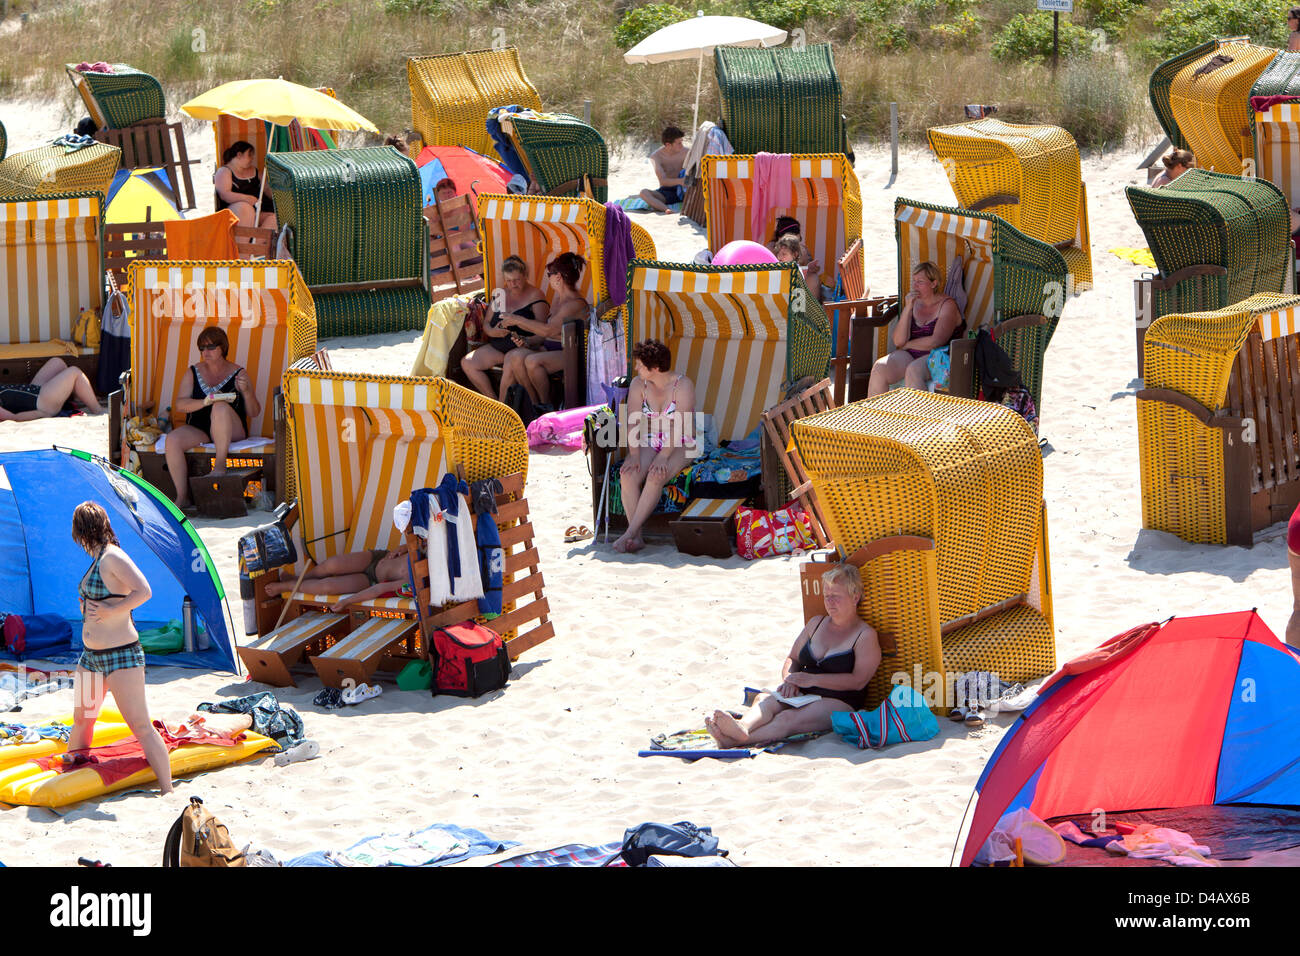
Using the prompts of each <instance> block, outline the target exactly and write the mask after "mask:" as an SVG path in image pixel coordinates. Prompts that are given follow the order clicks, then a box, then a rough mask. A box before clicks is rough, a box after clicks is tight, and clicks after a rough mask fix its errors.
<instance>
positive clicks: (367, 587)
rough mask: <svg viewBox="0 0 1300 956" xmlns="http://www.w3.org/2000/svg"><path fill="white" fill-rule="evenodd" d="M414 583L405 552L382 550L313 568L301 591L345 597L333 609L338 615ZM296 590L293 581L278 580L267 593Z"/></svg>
mask: <svg viewBox="0 0 1300 956" xmlns="http://www.w3.org/2000/svg"><path fill="white" fill-rule="evenodd" d="M410 583H411V578H410V574H409V573H408V568H407V563H406V551H405V549H403V548H398V549H397V550H395V551H385V550H384V549H382V548H379V549H377V550H374V551H353V552H352V553H350V554H336V555H334V557H332V558H326V559H325V560H324V561H322V562H321V563H320V564H315V565H312V566H311V567H310V568H308V569H307V573H306V574H304V575H303V578H302V583H301V584H299V585H298V590H300V591H303V592H305V593H307V594H343V595H345V597H343V598H342V599H341V600H339V601H338V602H337V603H335V604H334V605H333V606H332V607H331V608H330V610H331V611H333V612H334V613H335V614H341V613H343V611H344V610H345V609H346V608H347V606H348V605H349V604H356V603H357V602H359V601H370V600H373V599H374V598H379V597H383V596H385V595H387V594H392V593H393V592H394V591H396V590H398V589H399V588H401V587H402V586H403V585H406V584H410ZM292 590H293V581H276V582H273V583H271V584H268V585H267V586H266V593H267V594H271V595H275V594H287V593H288V592H290V591H292Z"/></svg>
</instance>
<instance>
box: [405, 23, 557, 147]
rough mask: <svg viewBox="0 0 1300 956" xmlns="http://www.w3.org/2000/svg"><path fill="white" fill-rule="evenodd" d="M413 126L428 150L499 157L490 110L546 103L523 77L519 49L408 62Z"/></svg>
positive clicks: (426, 58) (407, 76)
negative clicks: (490, 125)
mask: <svg viewBox="0 0 1300 956" xmlns="http://www.w3.org/2000/svg"><path fill="white" fill-rule="evenodd" d="M406 79H407V83H408V84H409V86H410V88H411V127H412V128H413V129H414V130H415V131H416V132H417V133H419V134H420V138H421V139H422V140H423V141H424V145H425V146H468V147H469V148H470V149H472V150H474V151H475V152H479V153H482V154H483V155H484V156H490V157H492V158H493V159H500V156H499V155H498V153H497V151H496V147H495V146H494V145H493V143H492V139H491V137H489V136H488V132H487V126H486V125H485V123H486V121H487V114H488V110H490V109H492V108H493V107H496V106H510V105H514V104H518V105H519V106H526V107H529V108H530V109H535V110H540V109H541V108H542V99H541V97H540V96H538V95H537V90H536V89H535V88H534V87H533V84H532V83H530V82H529V81H528V77H527V76H526V75H525V74H524V68H523V65H522V64H520V62H519V50H518V49H517V48H515V47H512V46H508V47H504V48H502V49H500V50H470V51H468V52H464V53H443V54H439V55H437V56H416V57H411V58H410V59H409V60H407V61H406Z"/></svg>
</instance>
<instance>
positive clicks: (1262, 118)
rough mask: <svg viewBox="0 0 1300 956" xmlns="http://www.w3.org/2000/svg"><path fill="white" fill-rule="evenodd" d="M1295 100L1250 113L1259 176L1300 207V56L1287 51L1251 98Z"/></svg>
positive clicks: (1262, 76)
mask: <svg viewBox="0 0 1300 956" xmlns="http://www.w3.org/2000/svg"><path fill="white" fill-rule="evenodd" d="M1257 96H1266V97H1277V96H1291V97H1295V99H1294V100H1293V101H1291V102H1278V103H1273V104H1272V105H1271V106H1269V107H1268V109H1266V110H1264V111H1262V112H1256V111H1255V110H1253V109H1252V110H1251V111H1250V118H1251V130H1252V134H1253V136H1254V142H1255V152H1254V157H1255V175H1256V176H1257V177H1258V178H1260V179H1267V180H1268V181H1269V182H1271V183H1272V184H1273V185H1275V186H1277V188H1278V189H1280V190H1282V195H1284V196H1285V197H1286V200H1287V205H1288V206H1290V207H1291V208H1293V209H1294V208H1295V207H1296V206H1300V52H1289V51H1285V50H1284V51H1283V52H1281V53H1279V54H1278V55H1277V56H1275V57H1274V58H1273V61H1272V62H1271V63H1269V65H1268V67H1267V68H1266V69H1265V70H1264V72H1263V73H1261V74H1260V75H1259V79H1257V80H1256V81H1255V85H1254V86H1253V87H1251V90H1250V98H1251V99H1252V100H1253V99H1254V98H1255V97H1257Z"/></svg>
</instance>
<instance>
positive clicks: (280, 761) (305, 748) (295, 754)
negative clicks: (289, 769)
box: [275, 740, 320, 767]
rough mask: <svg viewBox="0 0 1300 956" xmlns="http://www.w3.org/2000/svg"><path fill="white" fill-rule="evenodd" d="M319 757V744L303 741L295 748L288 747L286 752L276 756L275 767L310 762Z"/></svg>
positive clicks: (312, 741)
mask: <svg viewBox="0 0 1300 956" xmlns="http://www.w3.org/2000/svg"><path fill="white" fill-rule="evenodd" d="M319 756H320V744H318V743H316V741H314V740H304V741H303V742H302V743H300V744H298V745H297V746H296V747H290V748H289V749H288V750H284V751H281V752H280V753H278V754H276V755H275V765H276V766H277V767H286V766H288V765H289V764H291V763H297V762H298V761H300V760H311V759H313V758H315V757H319Z"/></svg>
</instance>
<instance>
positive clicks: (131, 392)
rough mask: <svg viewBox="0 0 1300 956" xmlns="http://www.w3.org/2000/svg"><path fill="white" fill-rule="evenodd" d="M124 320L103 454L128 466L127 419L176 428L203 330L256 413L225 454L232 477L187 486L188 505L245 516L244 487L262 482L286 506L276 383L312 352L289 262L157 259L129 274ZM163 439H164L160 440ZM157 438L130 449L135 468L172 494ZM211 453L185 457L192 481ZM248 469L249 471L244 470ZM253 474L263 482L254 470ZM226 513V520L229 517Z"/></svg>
mask: <svg viewBox="0 0 1300 956" xmlns="http://www.w3.org/2000/svg"><path fill="white" fill-rule="evenodd" d="M126 291H127V299H128V301H129V303H130V320H131V369H130V372H129V373H128V376H127V377H126V380H125V381H124V382H123V388H122V390H120V391H117V392H114V393H113V394H112V395H110V396H109V457H110V459H111V460H113V461H114V462H115V463H121V464H126V458H127V457H128V456H129V454H130V452H131V448H130V447H129V444H128V443H126V442H124V441H123V435H124V433H125V430H124V425H125V421H124V420H125V419H129V418H133V417H150V416H157V417H161V418H164V419H168V418H170V419H171V423H172V425H173V426H175V425H177V424H183V422H184V416H183V415H181V414H179V413H176V412H173V411H172V407H173V403H174V402H175V400H176V398H177V394H178V389H179V387H180V380H181V379H182V378H183V377H184V375H185V373H186V371H187V370H188V369H189V367H190V366H191V365H194V364H195V363H196V362H198V360H199V354H198V346H197V345H196V344H195V343H196V341H197V340H198V336H199V333H200V332H201V331H203V329H204V328H205V327H207V326H217V327H219V328H221V329H222V330H223V331H224V332H225V333H226V337H227V338H228V339H229V340H230V351H229V354H228V355H227V359H228V360H229V361H231V362H234V363H235V364H236V365H240V366H243V367H244V368H245V369H246V370H247V372H248V376H249V378H250V379H252V382H253V388H254V390H255V391H256V393H257V397H258V401H259V402H260V403H261V405H262V412H261V414H260V415H258V416H256V417H254V418H252V419H251V420H250V421H249V423H248V438H246V439H244V440H243V441H239V442H235V443H233V444H232V445H231V447H230V452H229V455H228V457H227V460H226V464H227V465H228V466H230V467H231V468H232V471H231V472H228V474H229V475H230V476H231V477H230V478H229V479H224V480H223V481H222V482H217V481H216V480H215V479H208V480H206V481H202V480H192V481H191V482H190V488H191V490H192V491H193V492H194V500H195V501H196V502H198V503H200V505H201V506H203V505H204V502H206V501H208V500H211V501H212V504H213V507H217V506H218V505H219V503H224V506H227V507H228V506H230V505H234V506H235V507H234V513H236V514H238V513H241V511H242V500H243V497H244V495H245V493H246V490H248V489H246V488H245V485H252V484H253V483H260V486H261V487H262V488H263V489H264V490H266V491H267V492H268V493H270V494H271V495H272V497H273V499H274V500H277V501H279V500H286V501H291V500H293V497H294V494H293V475H292V473H291V472H289V471H287V468H286V453H287V446H286V441H287V437H286V435H285V432H284V414H283V401H282V399H281V396H280V382H281V379H282V377H283V376H284V373H285V370H286V369H287V368H288V367H289V365H290V364H291V363H292V362H294V361H296V360H298V359H300V358H303V357H305V356H308V355H311V354H312V352H314V351H315V350H316V313H315V309H314V306H313V303H312V298H311V293H309V292H308V291H307V287H306V285H305V284H304V283H303V281H302V276H301V275H300V274H299V272H298V270H297V268H296V267H295V266H294V264H293V263H292V262H290V261H288V260H277V261H274V262H156V261H146V260H135V261H133V262H132V263H131V264H130V266H128V267H127V290H126ZM164 438H165V436H164ZM163 442H164V439H159V440H158V441H157V442H156V443H155V444H152V445H146V446H144V447H140V446H136V447H135V449H134V451H135V453H136V454H137V455H138V456H139V460H140V466H141V471H142V473H143V475H144V477H145V478H146V479H148V480H149V481H150V482H151V483H152V484H153V485H154V486H155V487H157V488H159V489H161V490H162V491H163V492H164V493H166V494H167V495H168V496H169V497H174V496H175V487H174V485H173V484H172V480H171V475H170V474H169V473H168V471H167V464H166V459H165V457H164V454H163V448H164V443H163ZM213 450H214V448H213V446H212V445H211V444H205V445H201V446H199V447H198V448H195V449H193V450H192V451H191V452H189V454H188V456H187V457H188V459H189V463H190V472H191V474H192V475H194V476H195V478H196V479H197V478H198V476H199V475H202V474H204V473H206V472H207V471H208V470H209V469H208V464H209V463H211V462H212V453H213ZM250 470H251V471H250ZM259 471H260V475H259V474H258V472H259ZM227 516H228V515H227Z"/></svg>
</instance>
